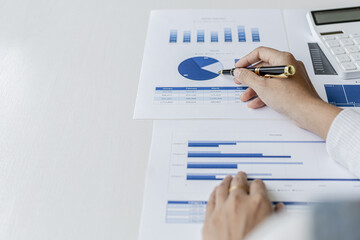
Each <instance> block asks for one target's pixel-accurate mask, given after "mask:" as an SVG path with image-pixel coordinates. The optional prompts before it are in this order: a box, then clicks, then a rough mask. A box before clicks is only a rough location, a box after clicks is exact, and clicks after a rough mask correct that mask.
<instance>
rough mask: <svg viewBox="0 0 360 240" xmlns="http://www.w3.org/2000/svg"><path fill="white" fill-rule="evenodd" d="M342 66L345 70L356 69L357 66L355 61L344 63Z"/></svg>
mask: <svg viewBox="0 0 360 240" xmlns="http://www.w3.org/2000/svg"><path fill="white" fill-rule="evenodd" d="M341 66H342V68H343V69H344V70H345V71H351V70H356V66H355V64H353V63H343V64H341Z"/></svg>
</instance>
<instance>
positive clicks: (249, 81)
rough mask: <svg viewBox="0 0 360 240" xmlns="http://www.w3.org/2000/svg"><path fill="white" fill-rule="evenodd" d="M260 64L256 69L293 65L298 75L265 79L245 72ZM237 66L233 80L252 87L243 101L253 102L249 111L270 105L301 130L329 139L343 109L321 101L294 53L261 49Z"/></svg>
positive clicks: (253, 52)
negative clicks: (334, 123) (333, 122)
mask: <svg viewBox="0 0 360 240" xmlns="http://www.w3.org/2000/svg"><path fill="white" fill-rule="evenodd" d="M259 61H261V62H260V63H259V64H257V65H256V66H273V65H293V66H294V67H295V68H296V73H295V75H294V76H291V77H289V78H285V79H280V78H265V77H260V76H258V75H256V74H255V73H253V72H251V71H249V70H247V69H246V67H247V66H249V65H251V64H254V63H256V62H259ZM235 66H236V67H237V68H239V69H236V70H235V78H234V81H235V82H236V83H237V84H245V85H248V86H249V88H248V89H247V90H246V91H245V92H244V93H243V94H242V95H241V96H240V99H241V100H242V101H250V102H249V103H248V106H249V107H250V108H260V107H263V106H265V105H268V106H269V107H271V108H273V109H274V110H275V111H277V112H279V113H281V114H284V115H286V116H287V117H289V118H290V119H292V120H293V121H295V122H296V123H297V124H298V125H299V126H300V127H302V128H305V129H307V130H310V131H312V132H314V133H316V134H318V135H319V136H321V137H322V138H324V139H326V136H327V132H328V130H329V128H330V126H331V123H332V121H333V120H334V118H335V117H336V115H337V114H338V113H339V112H340V111H341V109H340V108H337V107H335V106H332V105H330V104H328V103H325V102H323V101H322V100H321V99H320V97H319V96H318V95H317V93H316V92H315V90H314V87H313V86H312V84H311V81H310V79H309V77H308V75H307V72H306V69H305V67H304V64H303V63H302V62H299V61H297V60H296V59H295V58H294V56H293V55H292V54H291V53H288V52H280V51H277V50H275V49H272V48H266V47H259V48H257V49H255V50H254V51H252V52H251V53H249V54H248V55H246V56H245V57H243V58H241V59H240V60H239V61H238V62H237V63H236V65H235Z"/></svg>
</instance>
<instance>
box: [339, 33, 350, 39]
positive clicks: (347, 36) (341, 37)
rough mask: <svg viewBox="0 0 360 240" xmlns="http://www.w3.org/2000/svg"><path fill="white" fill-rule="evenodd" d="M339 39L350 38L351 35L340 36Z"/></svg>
mask: <svg viewBox="0 0 360 240" xmlns="http://www.w3.org/2000/svg"><path fill="white" fill-rule="evenodd" d="M337 37H338V39H343V38H349V35H348V34H341V35H338V36H337Z"/></svg>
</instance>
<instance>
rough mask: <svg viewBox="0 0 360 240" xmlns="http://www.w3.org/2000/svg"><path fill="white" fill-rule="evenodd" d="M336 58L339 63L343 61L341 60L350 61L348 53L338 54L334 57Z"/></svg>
mask: <svg viewBox="0 0 360 240" xmlns="http://www.w3.org/2000/svg"><path fill="white" fill-rule="evenodd" d="M336 59H337V60H338V62H340V63H343V62H351V60H350V58H349V56H348V55H345V54H344V55H338V56H337V57H336Z"/></svg>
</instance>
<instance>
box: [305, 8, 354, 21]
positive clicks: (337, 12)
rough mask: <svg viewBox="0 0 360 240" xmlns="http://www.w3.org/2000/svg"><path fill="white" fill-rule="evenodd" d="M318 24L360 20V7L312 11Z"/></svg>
mask: <svg viewBox="0 0 360 240" xmlns="http://www.w3.org/2000/svg"><path fill="white" fill-rule="evenodd" d="M311 13H312V15H313V18H314V20H315V24H316V25H325V24H332V23H345V22H357V21H360V7H354V8H342V9H331V10H324V11H313V12H311Z"/></svg>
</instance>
